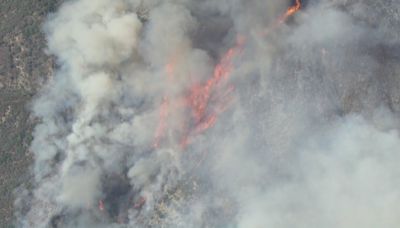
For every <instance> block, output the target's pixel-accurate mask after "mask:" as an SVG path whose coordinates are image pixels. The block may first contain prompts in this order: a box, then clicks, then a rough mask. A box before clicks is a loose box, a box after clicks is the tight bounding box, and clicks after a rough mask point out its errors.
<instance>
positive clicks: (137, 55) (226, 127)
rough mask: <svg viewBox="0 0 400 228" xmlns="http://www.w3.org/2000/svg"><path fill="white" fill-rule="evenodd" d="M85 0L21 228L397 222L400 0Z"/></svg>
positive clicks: (61, 65) (77, 8) (68, 13)
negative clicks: (292, 8) (288, 12)
mask: <svg viewBox="0 0 400 228" xmlns="http://www.w3.org/2000/svg"><path fill="white" fill-rule="evenodd" d="M294 4H295V1H278V0H273V1H262V0H250V1H247V0H223V1H216V0H200V1H198V0H169V1H161V0H146V1H141V0H96V1H92V0H74V1H67V2H65V3H64V4H63V5H62V6H61V7H60V9H59V10H58V11H57V12H56V13H55V14H52V15H49V17H48V20H47V22H46V24H45V25H44V31H45V32H46V35H47V41H48V50H47V51H48V53H49V54H51V55H55V56H56V57H57V61H58V68H57V71H56V74H55V75H54V77H53V78H52V80H51V81H49V82H48V84H47V85H46V86H45V87H44V88H43V89H42V91H41V92H40V93H39V94H38V95H37V97H36V98H35V100H34V101H33V103H32V110H33V113H34V115H35V116H36V117H38V118H40V119H41V122H40V124H38V125H37V126H36V129H35V131H34V140H33V142H32V145H31V150H32V152H33V153H34V156H35V163H34V165H33V167H32V186H31V187H26V188H21V189H19V190H18V191H17V193H18V200H17V201H16V206H17V208H18V213H17V219H16V226H17V227H238V228H249V227H273V228H289V227H299V228H302V227H304V228H310V227H311V228H312V227H315V228H320V227H324V228H330V227H332V228H354V227H365V228H369V227H370V228H375V227H386V228H396V227H398V226H399V224H400V218H399V216H398V214H397V212H398V211H399V210H400V206H399V205H400V193H399V191H398V189H400V179H399V177H400V168H399V166H398V163H399V162H400V154H399V152H398V151H399V149H400V138H399V133H398V130H399V127H400V125H399V124H400V123H399V117H398V114H399V112H400V102H399V101H400V92H399V91H400V80H399V78H398V76H399V73H400V68H399V62H400V54H399V51H400V39H399V35H400V33H399V32H398V28H399V26H400V3H399V2H398V1H396V0H392V1H372V0H371V1H369V0H365V1H361V0H346V1H344V0H330V1H329V0H309V1H302V7H301V9H300V10H299V11H297V12H295V13H294V14H293V15H290V16H289V17H287V18H282V15H284V14H285V11H286V10H287V9H288V7H290V6H293V5H294Z"/></svg>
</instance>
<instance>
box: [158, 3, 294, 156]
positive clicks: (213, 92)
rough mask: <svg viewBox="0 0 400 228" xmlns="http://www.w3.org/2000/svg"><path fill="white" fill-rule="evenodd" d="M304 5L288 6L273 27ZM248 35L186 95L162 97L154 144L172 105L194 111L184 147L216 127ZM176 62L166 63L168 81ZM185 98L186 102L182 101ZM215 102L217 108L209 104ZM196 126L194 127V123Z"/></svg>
mask: <svg viewBox="0 0 400 228" xmlns="http://www.w3.org/2000/svg"><path fill="white" fill-rule="evenodd" d="M300 8H301V2H300V0H296V3H295V5H293V6H291V7H289V8H288V9H287V10H286V12H285V13H284V14H283V15H282V16H280V17H279V18H278V20H277V21H276V22H275V23H273V26H272V27H273V28H274V27H276V26H277V25H279V24H281V23H283V22H285V21H286V20H287V19H288V18H289V17H291V16H292V15H294V14H295V13H296V12H297V11H299V10H300ZM245 40H246V38H245V37H242V36H239V38H238V39H237V42H236V45H235V46H234V47H232V48H230V49H229V50H228V51H227V52H226V53H225V54H224V55H223V56H222V58H221V60H220V61H219V63H218V64H217V65H216V66H215V68H214V72H213V75H212V77H211V78H210V79H208V80H207V81H205V82H204V83H202V84H196V85H193V86H192V87H190V88H189V89H188V93H187V95H186V96H184V97H183V98H178V99H174V100H171V99H170V98H168V96H165V97H164V98H163V101H162V103H161V105H160V108H159V122H158V126H157V129H156V133H155V137H154V142H153V147H154V148H158V147H160V144H161V141H162V140H163V138H164V137H165V135H166V131H167V130H168V118H169V115H170V113H169V112H170V109H171V106H172V107H174V108H176V107H180V106H184V109H186V110H189V111H190V113H191V115H192V116H191V118H189V119H192V121H189V123H187V124H182V125H183V126H185V127H182V128H183V129H181V133H182V135H181V141H180V145H181V147H182V148H185V147H186V146H187V145H189V144H190V143H192V142H193V138H194V137H195V136H196V135H198V134H201V133H203V132H205V131H206V130H207V129H209V128H211V127H213V126H214V125H215V123H216V122H217V119H218V115H219V114H221V113H222V112H224V111H225V110H226V109H227V108H228V107H229V105H230V104H231V100H232V92H233V91H234V86H233V85H228V79H229V76H230V75H231V73H232V71H233V70H234V69H233V68H234V65H233V59H234V58H235V57H236V56H237V55H238V54H239V53H240V51H241V50H242V49H243V46H244V44H245ZM175 67H176V61H175V60H174V61H171V62H169V63H168V64H167V65H166V66H165V71H166V74H167V77H168V81H169V82H173V80H174V74H175ZM182 100H183V102H182ZM210 101H213V102H212V103H213V104H216V105H214V106H215V107H214V108H212V107H210V106H211V105H210ZM193 125H194V126H193Z"/></svg>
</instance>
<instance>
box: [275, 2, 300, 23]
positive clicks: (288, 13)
mask: <svg viewBox="0 0 400 228" xmlns="http://www.w3.org/2000/svg"><path fill="white" fill-rule="evenodd" d="M300 8H301V1H300V0H296V4H295V5H294V6H291V7H289V9H287V10H286V12H285V13H284V14H283V15H282V16H281V17H280V19H279V22H280V23H282V22H285V21H286V20H287V19H288V18H289V17H291V16H292V15H294V14H295V13H296V12H297V11H299V10H300Z"/></svg>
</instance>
